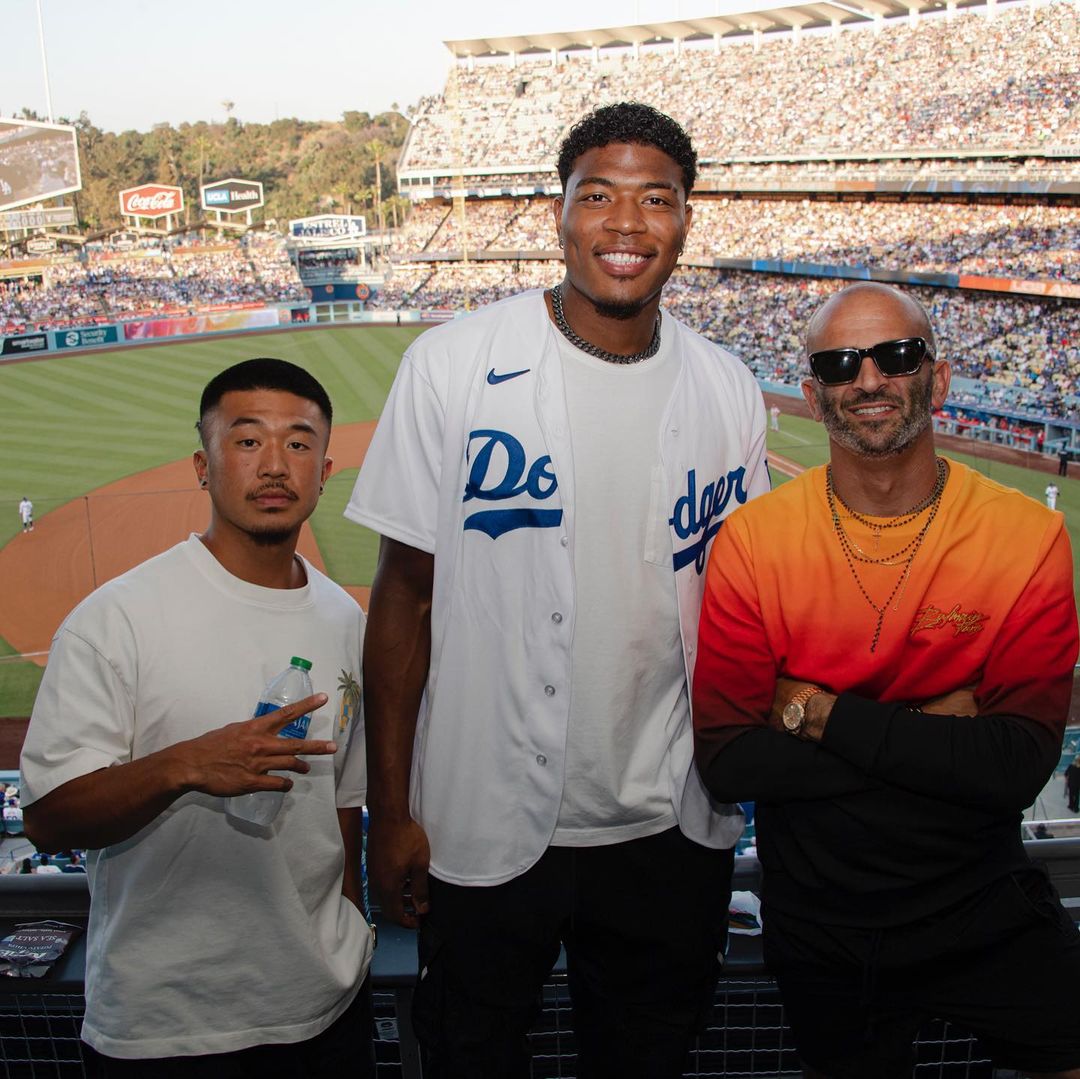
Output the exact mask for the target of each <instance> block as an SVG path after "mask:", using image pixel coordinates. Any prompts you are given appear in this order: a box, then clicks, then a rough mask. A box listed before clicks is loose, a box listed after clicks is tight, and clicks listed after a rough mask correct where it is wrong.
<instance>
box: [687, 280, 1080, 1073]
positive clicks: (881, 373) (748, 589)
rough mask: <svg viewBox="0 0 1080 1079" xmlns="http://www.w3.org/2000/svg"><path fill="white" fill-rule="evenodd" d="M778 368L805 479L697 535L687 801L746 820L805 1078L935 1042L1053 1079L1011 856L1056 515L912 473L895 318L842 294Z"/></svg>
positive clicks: (912, 331) (1046, 648)
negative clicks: (972, 1039)
mask: <svg viewBox="0 0 1080 1079" xmlns="http://www.w3.org/2000/svg"><path fill="white" fill-rule="evenodd" d="M806 349H807V354H808V356H809V364H810V370H811V372H812V375H811V376H810V377H808V378H807V379H806V381H805V382H804V383H803V393H804V395H805V397H806V400H807V403H808V404H809V406H810V409H811V411H812V412H813V415H814V416H815V418H816V419H818V420H821V421H823V422H824V424H825V427H826V429H827V431H828V433H829V449H830V464H829V465H828V466H826V467H821V468H816V469H811V470H809V471H807V472H805V473H803V474H802V475H801V476H799V477H798V478H797V479H795V480H793V481H792V482H790V483H788V484H785V485H784V486H783V487H782V488H780V489H779V490H777V491H776V492H774V493H773V494H771V495H769V496H767V497H766V498H762V499H759V500H758V501H757V502H755V503H754V504H753V505H750V506H747V507H746V508H745V509H743V510H741V511H740V512H738V513H736V514H734V515H733V516H732V517H731V518H730V519H729V520H728V521H727V522H725V525H724V528H723V529H722V530H721V533H720V537H719V538H718V539H717V542H716V543H715V545H714V546H713V551H712V556H711V561H710V563H709V571H708V580H707V584H706V594H705V601H704V605H703V608H702V620H701V633H700V637H699V647H700V655H699V657H698V664H697V671H696V674H695V680H694V706H695V711H694V724H695V728H696V731H697V760H698V764H699V766H700V768H701V771H702V775H703V777H704V779H705V783H706V785H707V786H708V788H709V789H710V790H711V791H712V792H713V794H714V795H716V796H717V797H722V798H739V799H754V800H756V802H757V831H758V851H759V854H760V857H761V862H762V867H763V869H764V895H763V901H764V914H765V917H764V920H763V921H764V927H765V957H766V961H767V962H768V963H769V965H770V967H771V968H772V970H773V972H774V973H775V975H776V977H777V980H778V982H779V984H780V989H781V992H782V993H783V996H784V1004H785V1007H786V1011H787V1015H788V1018H789V1020H790V1022H791V1025H792V1028H793V1030H794V1033H795V1040H796V1044H797V1046H798V1049H799V1052H800V1055H801V1057H802V1059H803V1061H804V1066H805V1069H806V1075H807V1076H813V1077H818V1079H821V1077H827V1079H868V1077H870V1076H873V1077H874V1079H893V1077H896V1079H899V1077H900V1076H909V1075H910V1074H911V1066H912V1059H911V1058H912V1040H913V1038H914V1035H915V1033H916V1031H917V1030H918V1028H919V1026H920V1024H921V1022H922V1021H924V1020H925V1019H927V1018H929V1017H938V1018H944V1019H949V1020H952V1021H954V1022H955V1023H957V1024H958V1025H959V1026H961V1027H962V1028H964V1029H967V1030H969V1031H972V1032H974V1033H976V1034H978V1035H979V1036H980V1037H981V1038H982V1039H983V1041H984V1043H985V1044H986V1045H987V1046H988V1047H989V1048H990V1050H991V1052H992V1053H993V1055H994V1056H995V1058H996V1060H997V1062H998V1063H999V1064H1000V1065H1001V1066H1004V1067H1009V1068H1015V1069H1019V1070H1021V1071H1024V1072H1025V1074H1041V1075H1059V1076H1064V1075H1068V1076H1070V1077H1073V1079H1077V1077H1080V1005H1078V1003H1077V998H1076V994H1075V986H1076V984H1077V980H1078V978H1080V934H1078V933H1077V931H1076V928H1075V927H1074V926H1073V924H1072V920H1071V919H1070V917H1069V915H1068V914H1067V913H1066V912H1065V911H1064V910H1063V908H1062V906H1061V904H1060V903H1059V902H1058V900H1057V897H1056V896H1055V894H1054V891H1053V888H1052V887H1051V885H1050V883H1049V881H1048V880H1047V879H1046V876H1045V874H1044V873H1043V872H1042V870H1040V869H1037V868H1036V867H1034V866H1033V865H1032V864H1031V862H1030V861H1029V860H1028V858H1027V856H1026V854H1025V852H1024V848H1023V845H1022V843H1021V840H1020V820H1021V813H1022V811H1023V810H1024V809H1025V808H1026V807H1027V806H1029V805H1030V804H1031V803H1032V802H1033V801H1034V800H1035V798H1036V796H1037V795H1038V793H1039V791H1040V790H1041V789H1042V787H1043V785H1044V784H1045V783H1046V781H1047V779H1048V778H1049V777H1050V775H1051V774H1052V772H1053V770H1054V767H1055V765H1056V764H1057V761H1058V755H1059V753H1060V750H1061V738H1062V732H1063V729H1064V725H1065V720H1066V717H1067V715H1068V712H1069V697H1070V692H1071V688H1072V673H1073V664H1074V662H1075V660H1076V655H1077V628H1076V608H1075V601H1074V598H1073V586H1072V556H1071V554H1070V550H1069V540H1068V536H1067V534H1066V532H1065V528H1064V522H1063V520H1062V516H1061V514H1060V513H1054V512H1051V511H1050V510H1048V509H1046V507H1044V506H1042V505H1041V504H1040V503H1038V502H1036V501H1035V500H1034V499H1030V498H1028V497H1026V496H1025V495H1022V494H1020V493H1019V492H1017V491H1014V490H1011V489H1009V488H1007V487H1002V486H1001V485H1000V484H997V483H993V482H992V481H990V480H988V479H986V478H985V477H984V476H982V475H980V474H979V473H977V472H974V471H972V470H971V469H968V468H966V467H965V466H964V465H961V464H959V463H957V462H955V461H947V460H946V459H945V458H942V457H939V456H938V455H937V454H936V452H935V449H934V438H933V431H932V428H931V426H930V415H931V410H932V409H935V408H939V407H940V406H941V404H942V402H943V401H944V400H945V397H946V394H947V392H948V387H949V368H948V365H947V364H946V363H945V362H944V361H942V360H940V359H938V358H937V357H936V353H935V346H934V335H933V332H932V330H931V328H930V323H929V320H928V318H927V316H926V313H925V312H924V311H923V309H922V308H921V307H920V306H919V305H918V304H917V303H916V302H915V301H914V300H913V299H911V298H910V297H907V296H904V295H903V294H902V293H899V292H897V291H896V290H894V289H891V288H889V287H887V286H884V285H878V284H869V283H866V284H859V285H852V286H851V287H849V288H848V289H845V290H844V291H843V292H841V293H839V294H837V295H836V296H834V297H832V298H831V299H830V300H828V301H827V302H826V303H825V304H824V306H823V307H822V308H821V309H820V310H819V311H818V312H817V313H816V314H815V315H814V317H813V319H812V320H811V322H810V327H809V331H808V334H807V342H806ZM1070 1069H1071V1070H1070Z"/></svg>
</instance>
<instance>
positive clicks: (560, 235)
mask: <svg viewBox="0 0 1080 1079" xmlns="http://www.w3.org/2000/svg"><path fill="white" fill-rule="evenodd" d="M562 245H563V238H562V233H559V247H562Z"/></svg>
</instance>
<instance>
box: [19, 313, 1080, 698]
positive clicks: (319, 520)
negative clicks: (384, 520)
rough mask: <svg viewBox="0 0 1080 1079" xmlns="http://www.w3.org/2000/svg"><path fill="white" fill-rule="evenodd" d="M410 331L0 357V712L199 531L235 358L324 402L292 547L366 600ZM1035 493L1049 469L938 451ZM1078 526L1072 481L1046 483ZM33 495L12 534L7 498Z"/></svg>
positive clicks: (335, 332) (800, 431)
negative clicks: (217, 395) (327, 465)
mask: <svg viewBox="0 0 1080 1079" xmlns="http://www.w3.org/2000/svg"><path fill="white" fill-rule="evenodd" d="M419 332H421V331H420V330H419V329H415V328H412V329H406V328H397V327H386V328H382V327H357V328H352V327H350V328H326V329H311V330H302V331H295V332H282V333H274V334H272V335H263V336H259V337H256V336H252V335H247V336H242V337H230V338H217V339H213V340H206V341H197V342H190V343H184V344H172V345H157V346H153V347H147V348H128V349H121V350H117V351H110V352H95V353H82V354H78V355H71V356H65V355H59V356H54V357H49V358H46V359H40V360H34V361H30V362H22V363H9V364H3V365H0V454H2V457H0V460H2V461H3V468H2V470H0V716H25V715H28V714H29V712H30V709H31V706H32V704H33V698H34V693H35V691H36V688H37V684H38V682H39V680H40V677H41V668H42V665H43V663H44V660H45V657H46V654H47V652H48V647H49V641H50V639H51V637H52V634H53V632H54V631H55V629H56V626H57V625H58V624H59V622H60V620H61V619H62V618H63V617H64V615H65V614H66V613H67V612H68V611H69V610H70V609H71V607H73V606H74V605H75V604H76V603H77V602H78V601H79V600H80V599H81V598H82V597H83V596H85V595H86V594H87V593H88V592H90V591H91V590H92V589H93V588H94V587H96V586H97V585H99V584H101V583H103V582H104V581H105V580H108V579H109V578H110V577H113V576H115V575H117V574H118V573H121V572H123V571H124V570H125V569H127V568H129V567H130V566H132V565H135V564H136V563H138V562H140V561H142V560H143V559H145V558H147V557H149V556H150V555H152V554H155V553H157V552H158V551H161V550H164V549H165V548H166V547H169V546H171V545H172V544H173V543H175V542H177V541H179V540H181V539H183V538H184V537H186V536H187V535H188V534H189V533H190V532H191V531H193V530H196V529H200V528H201V527H202V526H203V525H204V524H205V522H206V518H207V502H206V495H205V494H204V493H202V492H200V491H198V489H197V488H196V486H195V482H194V475H193V472H192V470H191V465H190V458H191V452H192V450H193V449H194V448H195V446H196V436H195V431H194V426H193V425H194V422H195V419H196V411H197V405H198V398H199V393H200V392H201V390H202V387H203V385H204V384H205V383H206V382H207V381H208V379H209V378H210V377H211V376H212V375H214V374H216V373H217V372H218V371H220V370H221V369H222V368H224V367H227V366H228V365H229V364H232V363H235V362H237V361H239V360H242V359H247V358H249V357H252V356H260V355H273V356H280V357H282V358H283V359H288V360H292V361H293V362H295V363H299V364H301V365H302V366H304V367H306V368H307V369H308V370H310V371H311V372H312V373H313V374H314V375H315V376H316V377H317V378H318V379H319V380H320V381H321V382H322V383H323V385H325V386H326V388H327V390H328V391H329V393H330V397H331V399H332V401H333V403H334V437H333V440H332V442H331V447H330V451H331V456H333V457H334V459H335V465H334V474H333V476H332V477H331V480H330V482H329V483H328V484H327V488H326V493H325V494H324V496H323V499H322V501H321V503H320V505H319V508H318V510H317V512H316V514H315V516H314V517H313V518H312V521H311V526H310V531H308V530H305V536H304V537H303V539H302V542H301V550H302V551H303V553H304V554H305V555H306V556H307V557H309V558H311V559H312V560H313V561H314V562H315V563H316V564H317V565H321V566H323V567H325V569H326V571H327V572H328V573H329V575H330V576H331V577H333V578H334V579H335V580H336V581H338V582H339V583H340V584H342V585H343V586H345V587H346V588H348V590H349V591H350V592H352V593H353V595H355V596H357V597H358V598H359V599H360V601H361V602H362V603H363V602H365V600H366V595H367V588H368V586H369V585H370V583H371V577H372V574H373V572H374V566H375V553H376V547H377V539H376V537H375V536H374V535H372V534H371V533H367V532H365V531H364V530H362V529H360V528H357V527H356V526H355V525H353V524H350V523H349V522H347V521H345V519H344V518H343V517H342V515H341V514H342V510H343V508H344V506H345V503H346V501H347V499H348V496H349V492H350V491H351V489H352V484H353V481H354V479H355V477H356V470H357V468H358V467H359V464H360V462H361V460H362V459H363V452H364V450H365V448H366V446H367V443H368V440H369V438H370V434H371V430H372V428H373V426H374V421H375V420H376V419H377V418H378V415H379V412H380V410H381V408H382V405H383V402H384V400H385V397H386V393H387V390H388V389H389V387H390V383H391V381H392V379H393V377H394V373H395V371H396V370H397V365H398V362H399V360H400V358H401V354H402V352H403V351H404V350H405V348H406V347H407V346H408V344H409V342H410V341H412V340H413V339H414V338H415V337H416V335H417V334H418V333H419ZM769 450H770V455H771V457H772V459H773V464H774V468H773V475H774V482H783V481H784V479H785V478H786V477H785V475H784V473H785V472H787V473H792V472H797V471H798V470H799V469H800V468H803V467H809V466H812V465H816V464H820V463H821V462H823V461H824V460H825V458H826V455H827V447H826V440H825V438H824V432H823V431H822V429H821V428H820V427H819V426H818V425H817V424H814V423H812V422H811V421H809V420H806V419H801V418H799V417H797V416H789V415H785V416H783V417H782V418H781V430H780V431H779V432H770V436H769ZM947 452H949V453H950V455H951V456H954V457H957V458H959V459H961V460H964V461H966V462H967V463H969V464H972V465H974V466H975V467H977V468H979V469H980V470H981V471H983V472H986V473H987V474H989V475H991V476H993V478H994V479H996V480H998V481H1000V482H1002V483H1006V484H1009V485H1011V486H1015V487H1018V488H1020V489H1021V490H1022V491H1024V492H1026V493H1027V494H1029V495H1031V497H1033V498H1037V499H1040V500H1042V498H1043V492H1044V489H1045V487H1046V484H1047V482H1048V479H1049V477H1048V476H1047V474H1046V473H1045V472H1040V471H1034V470H1029V469H1025V468H1021V467H1017V466H1015V465H1011V464H1007V463H1003V462H1000V461H997V460H988V459H984V458H976V457H972V456H970V455H968V454H964V453H954V452H953V451H952V449H951V448H950V449H949V450H947ZM1057 482H1058V484H1059V486H1060V487H1061V498H1060V500H1059V503H1058V505H1059V508H1061V509H1063V510H1064V512H1065V515H1066V518H1067V520H1068V523H1069V525H1070V530H1072V529H1073V528H1074V527H1077V528H1080V481H1077V480H1073V479H1071V478H1070V479H1066V480H1059V481H1057ZM23 496H26V497H28V498H29V499H30V500H31V501H32V502H33V503H34V520H35V528H34V531H33V532H28V533H25V534H23V533H21V531H20V523H19V516H18V512H17V506H18V503H19V501H20V499H21V498H22V497H23Z"/></svg>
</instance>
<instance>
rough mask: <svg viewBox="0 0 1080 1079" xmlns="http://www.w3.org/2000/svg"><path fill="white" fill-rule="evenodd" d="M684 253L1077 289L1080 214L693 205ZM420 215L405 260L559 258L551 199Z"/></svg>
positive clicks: (411, 227) (774, 202)
mask: <svg viewBox="0 0 1080 1079" xmlns="http://www.w3.org/2000/svg"><path fill="white" fill-rule="evenodd" d="M693 205H694V224H693V227H692V228H691V230H690V238H689V241H688V243H687V247H686V253H687V257H688V258H690V259H691V260H692V259H694V258H695V257H700V258H708V259H712V258H741V259H785V260H798V261H804V262H818V263H825V264H830V265H841V266H851V265H869V266H874V267H877V268H880V269H888V270H910V271H935V272H959V273H970V274H982V275H987V276H1009V277H1022V278H1037V279H1044V278H1045V279H1050V280H1073V281H1075V280H1078V279H1080V250H1078V248H1077V244H1076V237H1077V235H1078V234H1080V208H1075V207H1067V206H1057V205H1053V204H1047V203H1042V204H1034V205H1021V206H1017V205H1006V204H1003V203H972V204H967V203H958V202H941V201H934V202H908V201H904V202H874V201H862V200H859V201H847V202H836V201H815V200H812V199H809V198H806V197H803V198H791V199H782V200H781V199H762V198H751V197H746V198H738V199H732V198H715V197H709V196H704V195H697V196H695V197H694V199H693ZM464 222H465V224H464V228H463V227H462V218H461V214H460V213H459V212H458V211H457V210H455V209H454V208H453V207H452V206H451V205H450V204H448V203H443V202H431V203H422V204H420V205H418V206H417V207H416V209H415V210H414V211H413V213H412V216H411V217H410V219H409V222H408V224H407V225H406V226H405V228H404V229H403V230H402V235H401V241H400V243H399V244H395V251H400V253H401V254H406V255H408V254H418V253H424V254H428V255H433V254H437V253H457V252H460V251H461V249H462V247H463V246H464V247H466V248H467V250H469V251H472V252H477V251H537V250H551V249H553V248H555V247H556V246H557V245H556V238H555V226H554V222H553V218H552V213H551V203H550V200H549V199H547V198H533V199H472V200H469V201H467V202H466V203H465V216H464Z"/></svg>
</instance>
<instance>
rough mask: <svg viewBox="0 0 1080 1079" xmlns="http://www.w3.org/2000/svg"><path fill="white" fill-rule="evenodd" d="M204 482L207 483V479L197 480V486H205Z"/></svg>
mask: <svg viewBox="0 0 1080 1079" xmlns="http://www.w3.org/2000/svg"><path fill="white" fill-rule="evenodd" d="M206 483H207V481H206V480H199V486H200V487H205V486H206Z"/></svg>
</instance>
